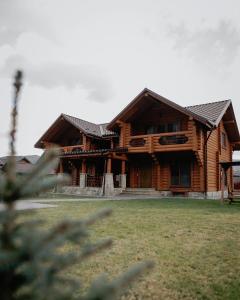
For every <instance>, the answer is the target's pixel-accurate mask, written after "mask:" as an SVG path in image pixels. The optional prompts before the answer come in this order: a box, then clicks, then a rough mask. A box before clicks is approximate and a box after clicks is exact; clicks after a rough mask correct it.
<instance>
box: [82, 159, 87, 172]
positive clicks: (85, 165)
mask: <svg viewBox="0 0 240 300" xmlns="http://www.w3.org/2000/svg"><path fill="white" fill-rule="evenodd" d="M82 173H83V174H86V173H87V164H86V159H83V160H82Z"/></svg>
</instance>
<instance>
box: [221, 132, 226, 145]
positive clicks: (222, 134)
mask: <svg viewBox="0 0 240 300" xmlns="http://www.w3.org/2000/svg"><path fill="white" fill-rule="evenodd" d="M221 145H222V148H227V136H226V133H224V132H222V133H221Z"/></svg>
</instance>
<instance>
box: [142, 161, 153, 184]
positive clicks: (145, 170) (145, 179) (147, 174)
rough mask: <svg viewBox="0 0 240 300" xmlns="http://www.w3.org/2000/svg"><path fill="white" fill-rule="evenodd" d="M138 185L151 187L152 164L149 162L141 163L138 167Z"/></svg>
mask: <svg viewBox="0 0 240 300" xmlns="http://www.w3.org/2000/svg"><path fill="white" fill-rule="evenodd" d="M139 175H140V177H139V187H140V188H151V187H152V166H151V164H150V163H149V164H147V163H146V164H142V165H141V166H140V167H139Z"/></svg>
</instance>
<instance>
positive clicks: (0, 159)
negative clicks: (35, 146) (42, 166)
mask: <svg viewBox="0 0 240 300" xmlns="http://www.w3.org/2000/svg"><path fill="white" fill-rule="evenodd" d="M39 157H40V156H38V155H16V156H15V159H16V162H19V161H21V160H23V159H25V160H27V161H28V162H29V163H30V164H33V165H34V164H35V163H36V162H37V161H38V159H39ZM8 158H9V156H3V157H0V165H2V166H4V165H5V164H6V162H7V160H8Z"/></svg>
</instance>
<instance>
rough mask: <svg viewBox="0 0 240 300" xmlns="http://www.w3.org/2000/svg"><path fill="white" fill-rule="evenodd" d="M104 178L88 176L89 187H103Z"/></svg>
mask: <svg viewBox="0 0 240 300" xmlns="http://www.w3.org/2000/svg"><path fill="white" fill-rule="evenodd" d="M102 180H103V176H91V175H87V182H86V186H87V187H101V186H102Z"/></svg>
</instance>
